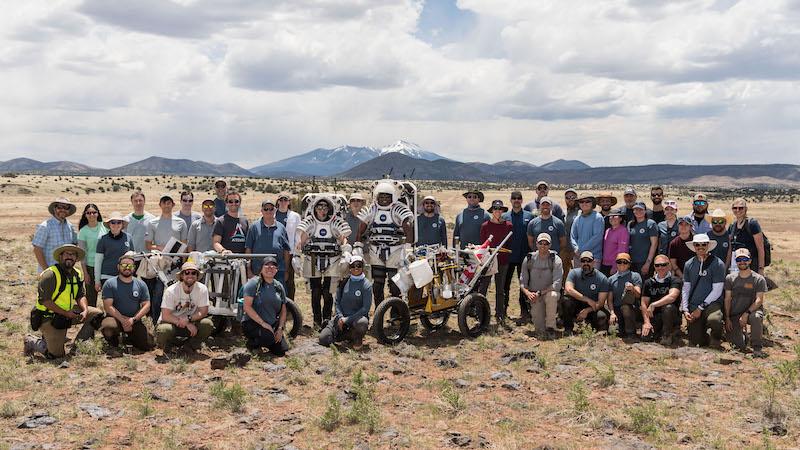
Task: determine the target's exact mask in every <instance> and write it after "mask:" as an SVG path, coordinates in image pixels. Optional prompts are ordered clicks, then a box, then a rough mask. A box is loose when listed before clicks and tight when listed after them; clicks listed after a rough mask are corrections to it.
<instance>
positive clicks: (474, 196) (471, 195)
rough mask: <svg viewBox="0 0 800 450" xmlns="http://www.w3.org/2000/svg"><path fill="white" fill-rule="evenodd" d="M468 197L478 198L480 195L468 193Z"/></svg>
mask: <svg viewBox="0 0 800 450" xmlns="http://www.w3.org/2000/svg"><path fill="white" fill-rule="evenodd" d="M466 198H478V196H477V195H473V194H470V195H468V196H467V197H466Z"/></svg>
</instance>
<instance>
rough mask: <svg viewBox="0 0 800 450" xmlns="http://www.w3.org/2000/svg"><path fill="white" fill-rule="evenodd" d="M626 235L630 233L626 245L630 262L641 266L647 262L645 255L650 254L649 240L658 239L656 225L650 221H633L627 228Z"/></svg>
mask: <svg viewBox="0 0 800 450" xmlns="http://www.w3.org/2000/svg"><path fill="white" fill-rule="evenodd" d="M628 233H630V240H629V244H628V245H629V248H630V254H631V261H632V262H634V263H636V264H642V263H644V262H645V261H647V255H648V254H649V253H650V238H651V237H656V238H657V237H658V225H656V223H655V222H654V221H653V220H652V219H645V220H643V221H641V222H636V221H634V222H631V223H630V225H629V226H628ZM653 256H655V255H653Z"/></svg>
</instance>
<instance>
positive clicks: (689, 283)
mask: <svg viewBox="0 0 800 450" xmlns="http://www.w3.org/2000/svg"><path fill="white" fill-rule="evenodd" d="M686 246H687V247H689V249H691V250H693V251H694V252H695V256H694V257H693V258H691V259H689V261H687V262H686V265H685V266H684V268H683V290H682V295H681V311H682V312H683V317H684V318H685V319H686V322H687V323H688V325H687V329H688V331H689V343H690V344H691V345H692V346H706V345H710V346H711V347H714V348H719V346H720V342H721V340H722V316H723V314H722V303H723V292H722V291H723V287H724V284H725V264H724V263H723V262H722V260H720V259H719V258H717V257H716V256H714V255H713V254H712V253H711V252H712V251H713V250H714V248H715V247H716V246H717V241H714V240H711V239H709V238H708V235H707V234H705V233H700V234H695V235H694V237H693V238H692V241H691V242H687V243H686ZM709 328H710V329H711V336H710V339H709V335H708V332H707V331H706V330H708V329H709Z"/></svg>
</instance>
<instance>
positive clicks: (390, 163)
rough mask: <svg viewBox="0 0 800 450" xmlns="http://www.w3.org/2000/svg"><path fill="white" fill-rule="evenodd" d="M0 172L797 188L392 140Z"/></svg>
mask: <svg viewBox="0 0 800 450" xmlns="http://www.w3.org/2000/svg"><path fill="white" fill-rule="evenodd" d="M0 172H4V173H8V172H15V173H39V174H62V175H64V174H69V175H98V176H102V175H115V176H124V175H160V174H166V175H206V176H242V177H255V176H267V177H274V178H277V177H286V178H302V177H308V176H319V177H337V178H347V179H376V178H381V177H383V176H384V175H385V174H388V173H391V175H392V176H393V177H403V176H407V177H411V178H414V179H418V180H452V181H480V182H521V183H532V182H534V181H536V180H539V179H547V180H552V181H554V182H556V183H560V184H623V183H663V184H704V183H715V184H737V183H738V184H742V183H745V184H751V185H752V184H777V185H780V184H795V185H797V184H800V166H796V165H790V164H762V165H757V164H756V165H754V164H750V165H709V166H699V165H693V166H686V165H671V164H655V165H643V166H628V167H591V166H589V165H587V164H585V163H583V162H581V161H578V160H564V159H559V160H556V161H552V162H549V163H546V164H542V165H540V166H537V165H535V164H532V163H528V162H525V161H518V160H505V161H500V162H497V163H494V164H489V163H483V162H460V161H455V160H453V159H448V158H445V157H442V156H441V155H438V154H436V153H434V152H431V151H427V150H423V149H422V148H420V147H419V146H418V145H416V144H413V143H410V142H406V141H397V142H395V143H394V144H392V145H388V146H386V147H382V148H374V147H356V146H349V145H345V146H340V147H336V148H331V149H326V148H317V149H314V150H311V151H309V152H306V153H303V154H301V155H297V156H292V157H289V158H286V159H283V160H280V161H275V162H272V163H269V164H264V165H260V166H257V167H253V168H251V169H249V170H248V169H245V168H243V167H241V166H238V165H236V164H233V163H226V164H213V163H208V162H205V161H192V160H189V159H171V158H163V157H158V156H152V157H149V158H146V159H143V160H141V161H137V162H134V163H131V164H127V165H124V166H120V167H115V168H112V169H101V168H95V167H90V166H87V165H85V164H79V163H75V162H71V161H54V162H40V161H36V160H34V159H30V158H17V159H12V160H9V161H4V162H0Z"/></svg>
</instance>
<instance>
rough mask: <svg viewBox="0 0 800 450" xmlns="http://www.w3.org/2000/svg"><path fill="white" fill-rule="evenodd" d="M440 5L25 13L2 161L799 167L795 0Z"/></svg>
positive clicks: (100, 6)
mask: <svg viewBox="0 0 800 450" xmlns="http://www.w3.org/2000/svg"><path fill="white" fill-rule="evenodd" d="M437 1H439V0H437ZM441 2H449V3H448V4H446V5H444V6H443V4H442V3H441ZM441 2H439V3H436V4H434V3H433V1H432V0H428V1H427V2H426V1H424V0H275V1H271V2H268V4H265V3H264V2H263V1H259V0H226V1H212V0H159V1H155V0H144V1H138V2H124V1H116V0H110V1H106V0H65V1H63V2H52V1H48V0H29V1H26V2H23V3H20V4H19V5H15V9H14V14H4V15H0V29H2V30H3V32H2V33H0V65H2V66H3V69H4V70H3V71H2V72H0V80H2V82H3V85H4V86H9V87H10V88H9V89H4V90H2V91H0V133H2V134H3V137H4V138H3V140H2V141H0V152H2V154H3V155H4V157H3V159H9V158H13V157H19V156H28V157H31V156H34V157H39V158H42V159H71V160H75V161H78V162H83V163H90V164H92V165H97V166H103V167H111V166H116V165H121V164H125V163H129V162H132V161H135V160H138V159H142V158H144V157H146V156H150V155H154V154H157V155H161V156H171V157H186V158H194V159H204V160H208V161H213V162H227V161H231V162H236V163H239V164H241V165H243V166H245V167H252V166H255V165H258V164H261V163H265V162H268V161H273V160H278V159H281V158H284V157H287V156H290V155H294V154H299V153H302V152H305V151H308V150H310V149H312V148H317V147H333V146H335V145H339V144H352V145H372V146H380V145H385V144H386V143H389V142H393V141H395V140H397V139H401V138H402V139H406V140H410V141H414V142H417V143H419V144H420V145H421V146H422V147H424V148H426V149H429V150H432V151H435V152H437V153H439V154H442V155H445V156H448V157H451V158H454V159H459V160H463V161H467V160H480V161H485V162H493V161H498V160H505V159H520V160H526V161H530V162H533V163H543V162H547V161H549V160H553V159H557V158H569V159H581V160H583V161H585V162H587V163H589V164H592V165H613V164H634V163H662V162H702V163H719V162H745V161H747V162H773V161H781V162H793V163H800V159H798V158H799V157H798V156H797V155H798V152H797V149H796V148H795V144H794V143H795V142H798V141H800V125H798V124H800V107H798V106H797V105H798V104H800V84H799V83H798V82H797V81H798V78H800V25H799V24H800V7H799V6H798V3H797V2H794V1H790V0H761V1H758V2H753V1H749V2H748V1H737V0H678V1H672V2H662V1H656V0H607V1H606V0H603V1H595V2H586V1H581V0H559V1H555V0H552V1H536V2H532V1H529V2H508V1H498V0H441ZM426 8H428V9H426ZM446 31H449V32H446ZM50 155H52V156H50ZM754 158H755V159H756V160H757V161H753V159H754Z"/></svg>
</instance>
